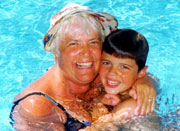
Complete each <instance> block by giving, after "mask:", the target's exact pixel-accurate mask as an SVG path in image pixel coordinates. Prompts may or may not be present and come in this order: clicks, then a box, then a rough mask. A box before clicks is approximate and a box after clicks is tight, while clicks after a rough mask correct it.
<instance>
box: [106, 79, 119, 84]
mask: <svg viewBox="0 0 180 131" xmlns="http://www.w3.org/2000/svg"><path fill="white" fill-rule="evenodd" d="M118 83H119V82H117V81H111V80H108V84H110V85H117V84H118Z"/></svg>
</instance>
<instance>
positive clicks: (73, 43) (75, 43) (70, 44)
mask: <svg viewBox="0 0 180 131" xmlns="http://www.w3.org/2000/svg"><path fill="white" fill-rule="evenodd" d="M67 45H68V46H74V45H77V42H69V43H68V44H67Z"/></svg>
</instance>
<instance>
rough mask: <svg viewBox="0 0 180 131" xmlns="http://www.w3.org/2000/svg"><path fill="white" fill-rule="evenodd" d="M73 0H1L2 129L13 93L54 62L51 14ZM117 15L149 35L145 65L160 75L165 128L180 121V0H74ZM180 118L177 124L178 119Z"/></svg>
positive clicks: (159, 100)
mask: <svg viewBox="0 0 180 131" xmlns="http://www.w3.org/2000/svg"><path fill="white" fill-rule="evenodd" d="M70 2H71V1H70V0H66V1H63V0H48V1H46V0H26V1H25V0H0V130H2V131H12V130H13V129H12V128H11V126H10V125H9V118H8V116H9V112H10V109H11V106H12V104H11V102H12V100H13V98H14V96H15V95H17V94H18V93H19V92H20V91H22V90H23V89H24V88H25V87H26V86H27V85H29V84H30V83H32V82H33V81H34V80H36V79H37V78H39V77H40V76H41V75H42V74H44V73H45V72H46V69H47V68H48V67H50V66H52V65H53V64H54V60H53V56H52V55H51V54H50V53H47V52H45V51H44V50H43V44H42V39H43V36H44V34H45V32H46V31H47V30H48V28H49V19H50V17H51V16H52V15H53V14H55V13H56V12H57V11H58V10H59V9H61V8H62V7H63V6H65V5H66V4H67V3H70ZM73 2H75V3H79V4H82V5H86V6H89V7H90V8H91V9H95V10H98V11H102V12H108V13H111V14H113V15H114V16H116V17H117V19H118V21H119V28H131V29H135V30H137V31H139V32H141V33H142V34H143V35H145V36H146V38H147V39H148V41H149V45H150V52H149V55H148V61H147V65H149V68H148V72H151V73H152V74H154V75H155V76H158V78H159V79H160V87H159V88H158V90H160V89H161V92H159V94H158V96H157V103H158V104H159V109H160V110H159V111H157V112H158V114H159V116H161V117H162V129H163V130H165V129H166V128H168V130H169V129H172V128H174V129H178V126H180V113H178V112H177V110H178V108H180V107H178V105H180V81H179V79H180V69H179V68H180V1H179V0H136V2H133V0H103V2H102V1H97V0H93V1H91V0H86V1H82V0H74V1H73ZM178 124H179V125H178Z"/></svg>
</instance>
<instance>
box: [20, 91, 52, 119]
mask: <svg viewBox="0 0 180 131" xmlns="http://www.w3.org/2000/svg"><path fill="white" fill-rule="evenodd" d="M31 94H32V95H31ZM26 96H27V97H26ZM23 97H26V98H25V99H22V100H21V102H19V104H20V105H21V107H22V108H23V110H25V111H26V112H28V113H29V114H31V115H33V116H36V117H43V116H47V115H48V114H50V113H51V111H52V109H53V108H54V106H55V105H54V103H53V102H51V101H50V100H49V99H48V98H46V97H44V96H42V95H38V93H35V92H34V93H33V92H32V93H29V94H26V95H24V96H23ZM23 97H21V98H23ZM21 98H19V99H21Z"/></svg>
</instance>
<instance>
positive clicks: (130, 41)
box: [103, 29, 149, 71]
mask: <svg viewBox="0 0 180 131" xmlns="http://www.w3.org/2000/svg"><path fill="white" fill-rule="evenodd" d="M103 51H105V52H106V53H108V54H110V55H113V56H115V57H118V58H131V59H134V60H135V61H136V64H137V65H138V71H140V70H141V69H142V68H144V66H145V63H146V59H147V54H148V51H149V46H148V42H147V40H146V38H145V37H144V36H143V35H142V34H140V33H138V32H136V31H134V30H131V29H118V30H116V31H114V32H112V33H111V34H110V35H108V36H107V37H106V39H105V41H104V43H103Z"/></svg>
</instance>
